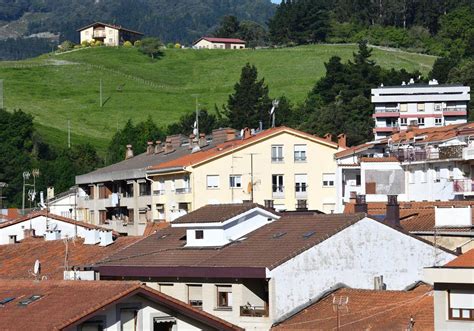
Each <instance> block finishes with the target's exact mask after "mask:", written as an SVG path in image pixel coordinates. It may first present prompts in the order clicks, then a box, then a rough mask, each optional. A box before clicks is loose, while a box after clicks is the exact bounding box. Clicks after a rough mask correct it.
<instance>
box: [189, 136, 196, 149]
mask: <svg viewBox="0 0 474 331" xmlns="http://www.w3.org/2000/svg"><path fill="white" fill-rule="evenodd" d="M194 138H196V136H195V135H194V134H193V133H191V134H190V135H189V147H188V149H193V147H194V146H193V144H194Z"/></svg>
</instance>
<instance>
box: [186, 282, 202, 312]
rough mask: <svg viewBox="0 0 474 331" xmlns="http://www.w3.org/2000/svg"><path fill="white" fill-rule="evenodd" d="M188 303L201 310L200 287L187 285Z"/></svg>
mask: <svg viewBox="0 0 474 331" xmlns="http://www.w3.org/2000/svg"><path fill="white" fill-rule="evenodd" d="M188 303H189V304H190V305H191V306H193V307H196V308H201V309H202V285H188Z"/></svg>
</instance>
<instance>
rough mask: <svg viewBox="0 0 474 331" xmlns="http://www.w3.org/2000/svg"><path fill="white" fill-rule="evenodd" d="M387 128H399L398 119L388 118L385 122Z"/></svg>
mask: <svg viewBox="0 0 474 331" xmlns="http://www.w3.org/2000/svg"><path fill="white" fill-rule="evenodd" d="M385 126H386V127H387V128H394V127H397V126H398V120H397V119H396V118H387V119H386V120H385Z"/></svg>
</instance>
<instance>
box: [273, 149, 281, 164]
mask: <svg viewBox="0 0 474 331" xmlns="http://www.w3.org/2000/svg"><path fill="white" fill-rule="evenodd" d="M272 162H283V145H272Z"/></svg>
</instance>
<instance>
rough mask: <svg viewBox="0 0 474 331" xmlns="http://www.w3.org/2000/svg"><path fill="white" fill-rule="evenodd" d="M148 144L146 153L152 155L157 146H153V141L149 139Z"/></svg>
mask: <svg viewBox="0 0 474 331" xmlns="http://www.w3.org/2000/svg"><path fill="white" fill-rule="evenodd" d="M146 144H147V146H146V154H147V155H151V154H153V152H154V150H155V148H154V147H153V141H148V142H147V143H146Z"/></svg>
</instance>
